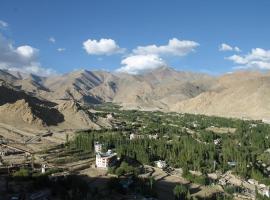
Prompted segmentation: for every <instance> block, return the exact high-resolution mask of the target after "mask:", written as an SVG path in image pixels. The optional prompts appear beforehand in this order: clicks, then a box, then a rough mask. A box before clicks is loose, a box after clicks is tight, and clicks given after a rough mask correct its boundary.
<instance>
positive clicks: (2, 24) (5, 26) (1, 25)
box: [0, 20, 8, 29]
mask: <svg viewBox="0 0 270 200" xmlns="http://www.w3.org/2000/svg"><path fill="white" fill-rule="evenodd" d="M7 27H8V23H7V22H5V21H3V20H0V29H1V28H7Z"/></svg>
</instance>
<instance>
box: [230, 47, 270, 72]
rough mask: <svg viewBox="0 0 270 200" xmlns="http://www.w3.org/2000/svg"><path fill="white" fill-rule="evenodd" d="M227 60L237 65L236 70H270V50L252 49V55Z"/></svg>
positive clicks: (237, 56) (236, 56) (233, 56)
mask: <svg viewBox="0 0 270 200" xmlns="http://www.w3.org/2000/svg"><path fill="white" fill-rule="evenodd" d="M226 59H227V60H231V61H233V62H234V63H235V64H237V65H238V66H237V67H236V68H242V69H247V68H255V69H263V70H265V69H267V70H268V69H270V50H265V49H262V48H255V49H252V50H251V52H250V53H248V54H246V55H242V56H240V55H232V56H230V57H227V58H226Z"/></svg>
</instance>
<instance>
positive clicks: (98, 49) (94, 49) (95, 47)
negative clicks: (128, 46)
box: [83, 38, 125, 55]
mask: <svg viewBox="0 0 270 200" xmlns="http://www.w3.org/2000/svg"><path fill="white" fill-rule="evenodd" d="M83 48H84V49H85V51H86V52H87V53H88V54H90V55H112V54H117V53H123V52H124V51H125V49H123V48H120V47H119V46H118V45H117V43H116V42H115V41H114V40H112V39H104V38H102V39H100V40H99V41H98V40H91V39H88V40H86V41H84V42H83Z"/></svg>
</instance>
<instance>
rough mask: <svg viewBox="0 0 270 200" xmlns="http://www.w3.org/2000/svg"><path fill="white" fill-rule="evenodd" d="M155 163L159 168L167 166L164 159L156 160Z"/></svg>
mask: <svg viewBox="0 0 270 200" xmlns="http://www.w3.org/2000/svg"><path fill="white" fill-rule="evenodd" d="M156 165H157V167H158V168H160V169H164V168H165V167H166V166H167V164H166V161H164V160H158V161H156Z"/></svg>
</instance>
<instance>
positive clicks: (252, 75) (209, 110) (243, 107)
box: [171, 72, 270, 119]
mask: <svg viewBox="0 0 270 200" xmlns="http://www.w3.org/2000/svg"><path fill="white" fill-rule="evenodd" d="M218 86H219V88H220V89H219V90H213V91H207V92H204V93H201V94H200V95H198V96H196V97H194V98H191V99H188V100H185V101H182V102H178V103H177V104H175V105H174V106H172V107H171V110H177V111H179V112H190V113H202V114H207V115H219V116H226V117H238V118H252V119H269V116H270V104H269V102H270V95H269V94H270V76H269V74H261V73H258V72H236V73H233V74H227V75H224V76H221V77H219V79H218Z"/></svg>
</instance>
